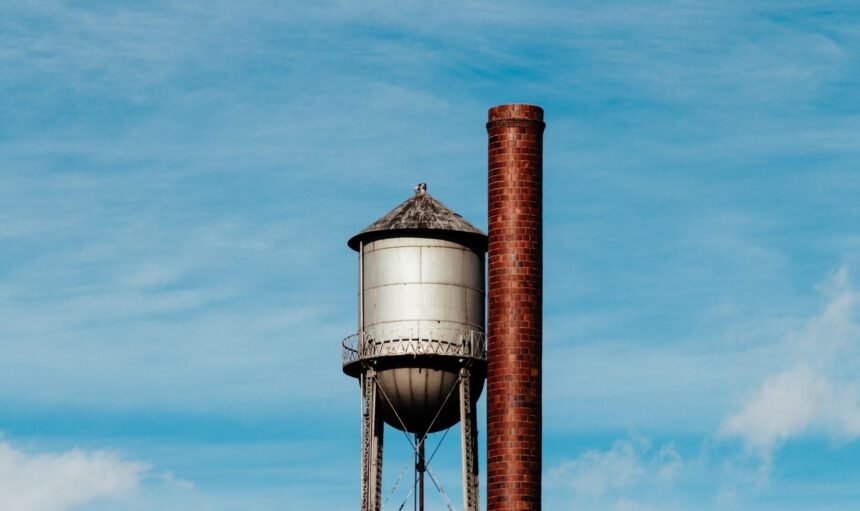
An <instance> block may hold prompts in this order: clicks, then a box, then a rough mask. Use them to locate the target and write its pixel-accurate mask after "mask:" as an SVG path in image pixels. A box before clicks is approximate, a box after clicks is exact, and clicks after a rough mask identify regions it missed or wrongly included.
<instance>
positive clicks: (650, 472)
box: [546, 438, 684, 509]
mask: <svg viewBox="0 0 860 511" xmlns="http://www.w3.org/2000/svg"><path fill="white" fill-rule="evenodd" d="M683 465H684V460H683V459H682V458H681V456H680V454H678V452H677V451H676V450H675V447H674V445H673V444H666V445H663V446H662V447H661V448H660V449H657V450H654V449H652V448H651V445H650V442H649V441H648V440H646V439H641V438H637V439H634V440H633V441H628V440H620V441H617V442H615V444H614V445H613V446H612V448H611V449H609V450H606V451H598V450H590V451H586V452H585V453H583V454H581V455H580V456H579V457H577V458H576V459H573V460H566V461H563V462H561V463H560V464H559V465H557V466H556V467H554V468H553V469H551V470H550V471H549V472H548V473H547V478H546V479H547V484H548V485H549V486H551V487H561V488H565V489H567V490H569V491H571V492H572V494H573V496H574V498H576V499H583V500H595V499H601V498H604V497H613V496H615V495H619V496H621V497H620V499H619V500H617V501H616V502H615V504H616V507H619V508H622V509H623V508H627V505H626V504H624V503H625V502H628V501H626V500H625V499H624V498H623V496H624V494H625V493H626V491H627V490H629V489H631V488H633V487H636V486H639V485H642V484H652V483H653V484H658V483H671V482H672V481H673V480H675V478H676V477H677V476H678V474H679V473H680V471H681V470H682V468H683ZM628 503H629V502H628ZM637 509H638V508H637Z"/></svg>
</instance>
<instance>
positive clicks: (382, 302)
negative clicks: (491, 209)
mask: <svg viewBox="0 0 860 511" xmlns="http://www.w3.org/2000/svg"><path fill="white" fill-rule="evenodd" d="M348 245H349V247H350V248H352V249H353V250H355V251H357V252H358V332H357V333H356V334H354V335H352V336H350V337H347V338H346V339H345V340H344V341H343V371H344V372H345V373H346V374H348V375H349V376H352V377H354V378H357V379H358V380H359V384H360V387H361V403H362V406H361V411H362V434H361V440H362V451H361V458H362V463H361V481H362V486H361V509H362V511H379V510H380V509H381V505H382V502H381V490H382V485H381V483H382V453H383V448H382V447H383V429H384V427H383V423H385V424H388V425H389V426H391V427H393V428H396V429H399V430H401V431H404V432H406V434H407V437H409V438H410V439H411V442H412V443H413V448H414V450H415V459H416V479H415V485H416V486H417V489H416V496H417V498H416V504H418V502H420V508H421V509H423V493H424V492H423V486H424V472H425V470H427V468H428V467H426V464H425V459H424V443H425V439H426V437H427V435H428V434H429V433H433V432H435V431H441V430H444V429H446V428H449V427H451V426H453V425H455V424H456V423H457V422H460V423H461V427H460V430H461V443H462V470H463V509H464V511H477V510H478V508H479V496H478V459H477V425H476V416H475V402H476V401H477V399H478V397H479V396H480V394H481V391H482V389H483V386H484V379H485V377H486V373H487V357H486V353H487V351H486V343H485V330H484V325H485V323H484V321H485V318H484V304H485V282H484V255H485V254H486V252H487V236H486V235H485V234H484V233H483V232H481V231H480V230H479V229H478V228H476V227H475V226H473V225H472V224H470V223H469V222H467V221H466V220H464V219H463V217H461V216H460V215H458V214H457V213H455V212H453V211H451V210H450V209H448V208H447V207H446V206H445V205H444V204H442V203H441V202H439V201H438V200H436V199H435V198H433V197H432V196H430V194H428V193H427V187H426V185H424V184H419V185H418V186H416V188H415V194H414V195H413V196H412V197H410V198H409V199H408V200H406V201H405V202H403V203H402V204H400V205H399V206H397V207H396V208H394V209H393V210H391V211H390V212H389V213H388V214H386V215H385V216H383V217H382V218H380V219H379V220H377V221H376V222H374V223H373V224H371V225H370V226H369V227H367V228H366V229H364V230H363V231H361V232H360V233H358V234H356V235H355V236H353V237H352V238H351V239H350V240H349V242H348ZM410 435H411V436H410ZM428 474H429V475H430V476H431V478H432V472H428ZM433 482H434V484H436V481H435V479H433Z"/></svg>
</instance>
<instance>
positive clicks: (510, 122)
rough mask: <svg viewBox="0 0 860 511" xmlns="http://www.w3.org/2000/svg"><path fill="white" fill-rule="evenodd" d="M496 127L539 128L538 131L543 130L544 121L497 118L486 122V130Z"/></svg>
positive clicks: (544, 126)
mask: <svg viewBox="0 0 860 511" xmlns="http://www.w3.org/2000/svg"><path fill="white" fill-rule="evenodd" d="M496 128H526V129H540V131H541V132H543V130H544V128H546V123H545V122H543V121H536V120H534V119H499V120H497V121H490V122H488V123H487V131H491V130H494V129H496Z"/></svg>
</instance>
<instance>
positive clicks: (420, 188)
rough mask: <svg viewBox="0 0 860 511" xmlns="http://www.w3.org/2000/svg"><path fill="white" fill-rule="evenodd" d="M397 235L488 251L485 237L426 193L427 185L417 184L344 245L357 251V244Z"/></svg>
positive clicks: (481, 251) (482, 251) (483, 251)
mask: <svg viewBox="0 0 860 511" xmlns="http://www.w3.org/2000/svg"><path fill="white" fill-rule="evenodd" d="M399 236H415V237H437V238H443V239H450V240H451V241H456V242H461V243H464V244H466V245H468V246H470V247H472V248H473V249H475V250H476V251H477V252H480V253H485V252H486V251H487V235H486V234H484V233H483V232H482V231H481V230H480V229H478V228H477V227H475V226H474V225H472V224H471V223H469V222H468V221H466V220H465V219H464V218H463V217H462V216H460V215H459V214H458V213H455V212H454V211H452V210H451V209H450V208H448V206H446V205H444V204H442V202H440V201H439V200H437V199H436V198H434V197H433V196H432V195H430V194H429V193H427V183H418V184H417V185H416V186H415V195H413V196H412V197H410V198H409V199H407V200H405V201H404V202H403V203H402V204H400V205H399V206H397V207H396V208H394V209H392V210H391V211H389V212H388V213H387V214H386V215H385V216H383V217H382V218H380V219H379V220H377V221H375V222H373V223H372V224H370V225H369V226H367V227H366V228H365V229H364V230H362V231H361V232H359V233H358V234H356V235H355V236H353V237H352V238H350V239H349V241H347V245H349V248H351V249H353V250H355V251H358V248H359V243H360V242H364V243H367V242H370V241H374V240H378V239H383V238H395V237H399Z"/></svg>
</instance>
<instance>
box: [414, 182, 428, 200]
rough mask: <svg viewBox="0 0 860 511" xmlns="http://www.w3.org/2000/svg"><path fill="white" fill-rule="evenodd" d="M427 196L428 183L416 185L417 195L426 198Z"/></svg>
mask: <svg viewBox="0 0 860 511" xmlns="http://www.w3.org/2000/svg"><path fill="white" fill-rule="evenodd" d="M426 194H427V183H418V184H417V185H415V195H417V196H419V197H424V196H425V195H426Z"/></svg>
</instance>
